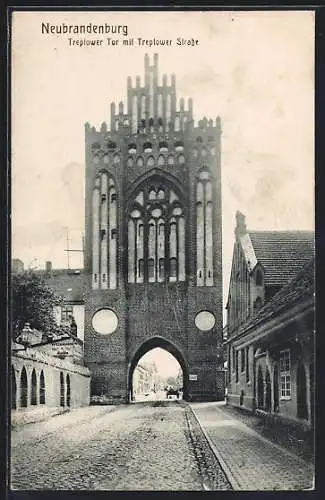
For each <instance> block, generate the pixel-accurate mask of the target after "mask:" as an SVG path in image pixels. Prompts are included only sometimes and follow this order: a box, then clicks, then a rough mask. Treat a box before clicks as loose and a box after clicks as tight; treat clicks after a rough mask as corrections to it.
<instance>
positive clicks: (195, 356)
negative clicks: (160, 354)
mask: <svg viewBox="0 0 325 500" xmlns="http://www.w3.org/2000/svg"><path fill="white" fill-rule="evenodd" d="M85 131H86V220H85V226H86V227H85V232H86V238H85V271H86V289H85V353H84V354H85V362H86V364H87V366H88V367H89V368H90V370H91V374H92V384H91V387H92V393H93V394H106V396H107V397H108V398H109V399H110V400H111V401H112V402H118V401H121V402H127V401H128V399H129V390H130V373H131V372H132V370H133V369H134V366H135V365H136V362H137V360H138V359H140V357H141V356H142V355H143V354H144V353H145V351H146V350H150V349H152V348H153V347H162V348H164V349H166V350H168V351H169V352H171V353H172V354H173V355H174V356H175V357H176V359H177V360H178V361H179V363H180V365H181V366H182V368H183V372H184V381H185V382H184V386H185V387H186V390H185V392H184V397H185V399H190V400H217V399H220V400H222V399H223V398H224V393H223V383H222V382H223V373H222V366H223V359H222V348H221V343H222V267H221V175H220V136H221V127H220V119H219V118H217V120H216V122H215V123H214V122H213V121H212V120H207V119H206V118H204V119H203V120H201V121H200V122H199V123H198V126H195V124H194V120H193V109H192V100H191V99H189V101H188V107H187V109H185V104H184V100H183V99H181V100H180V104H179V107H178V106H177V105H176V87H175V77H174V75H172V78H171V81H170V83H168V81H167V77H166V76H164V77H163V79H162V83H159V78H158V58H157V55H155V56H154V63H153V65H150V64H149V58H148V56H146V57H145V78H144V85H143V86H141V85H140V78H138V77H137V79H136V85H135V86H132V81H131V78H129V79H128V86H127V107H126V109H124V106H123V103H120V104H119V107H118V110H116V109H115V104H112V105H111V125H110V130H109V131H108V127H107V125H106V123H103V125H102V126H101V128H100V130H99V131H97V130H96V129H95V128H94V127H90V125H89V124H88V123H87V124H86V126H85Z"/></svg>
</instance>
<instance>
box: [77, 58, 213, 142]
mask: <svg viewBox="0 0 325 500" xmlns="http://www.w3.org/2000/svg"><path fill="white" fill-rule="evenodd" d="M153 61H154V62H153V64H152V65H150V61H149V56H148V54H146V55H145V72H144V82H143V83H144V84H143V85H141V79H140V76H137V77H136V79H135V85H134V86H133V85H132V78H131V77H130V76H129V77H128V78H127V102H126V105H124V103H123V102H122V101H120V102H119V103H118V105H116V103H115V102H112V103H111V107H110V128H109V133H110V135H114V133H116V132H118V133H119V134H122V135H124V136H135V135H138V134H145V135H150V134H162V135H170V134H175V133H176V134H181V133H184V132H191V131H193V130H194V129H195V126H194V120H193V100H192V98H191V97H190V98H189V99H188V100H187V107H185V100H184V98H183V97H181V98H180V100H179V103H178V105H177V98H176V76H175V74H174V73H173V74H172V75H171V76H170V84H168V77H167V75H166V74H163V77H162V82H160V80H159V73H158V54H154V57H153ZM218 120H219V122H220V118H219V119H218V118H217V124H216V127H217V128H218ZM198 128H199V129H203V130H204V129H206V128H209V129H211V128H213V120H211V119H210V120H208V119H207V118H204V119H203V120H200V121H199V123H198ZM85 129H86V134H90V135H93V136H94V137H95V134H96V133H99V134H100V135H101V136H105V135H106V134H107V132H108V127H107V123H106V122H104V123H103V124H102V126H101V128H100V131H97V130H96V128H95V127H91V126H90V124H89V123H88V122H87V123H86V124H85Z"/></svg>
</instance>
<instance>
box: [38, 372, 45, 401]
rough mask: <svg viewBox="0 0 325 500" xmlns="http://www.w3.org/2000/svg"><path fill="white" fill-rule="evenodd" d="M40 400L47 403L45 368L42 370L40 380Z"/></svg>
mask: <svg viewBox="0 0 325 500" xmlns="http://www.w3.org/2000/svg"><path fill="white" fill-rule="evenodd" d="M39 402H40V404H41V405H44V404H45V378H44V372H43V370H42V371H41V375H40V380H39Z"/></svg>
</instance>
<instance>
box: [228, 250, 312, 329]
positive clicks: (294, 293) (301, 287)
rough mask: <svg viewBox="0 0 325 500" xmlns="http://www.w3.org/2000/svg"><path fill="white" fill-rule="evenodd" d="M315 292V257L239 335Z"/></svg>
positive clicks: (249, 321)
mask: <svg viewBox="0 0 325 500" xmlns="http://www.w3.org/2000/svg"><path fill="white" fill-rule="evenodd" d="M314 293H315V257H313V258H311V259H310V260H309V262H307V264H305V266H304V267H303V268H302V269H301V270H300V271H299V272H298V274H296V275H295V276H294V278H293V279H292V280H291V281H289V282H288V283H286V285H284V286H283V287H282V288H281V290H279V292H278V293H276V294H275V295H274V296H273V297H272V298H271V299H270V300H269V301H268V302H266V303H265V305H264V306H263V307H262V308H261V309H260V310H259V311H258V312H257V313H256V314H255V315H254V316H252V317H251V318H250V319H249V320H248V321H247V322H246V323H245V324H244V325H242V326H241V327H240V328H239V331H238V335H240V334H242V333H244V332H245V331H246V330H248V329H251V328H253V327H254V326H256V325H258V324H260V323H263V322H266V321H267V320H268V319H271V318H273V317H275V316H277V315H278V314H280V313H281V312H282V311H284V310H286V309H288V308H289V307H292V306H294V305H295V304H297V303H301V302H302V301H303V300H305V299H308V298H312V297H313V295H314Z"/></svg>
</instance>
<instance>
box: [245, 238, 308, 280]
mask: <svg viewBox="0 0 325 500" xmlns="http://www.w3.org/2000/svg"><path fill="white" fill-rule="evenodd" d="M248 233H249V236H250V239H251V242H252V246H253V248H254V252H255V256H256V259H257V261H258V262H260V263H261V264H262V266H263V267H264V270H265V274H264V279H265V284H266V286H268V285H269V286H270V285H274V286H283V285H284V284H285V283H287V282H288V281H289V280H290V279H292V277H293V276H294V275H295V274H297V272H298V271H299V270H300V269H301V268H302V267H303V266H304V265H305V264H306V263H307V262H308V261H309V260H310V259H311V257H312V256H313V255H314V252H315V243H314V233H313V232H312V231H249V232H248Z"/></svg>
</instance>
